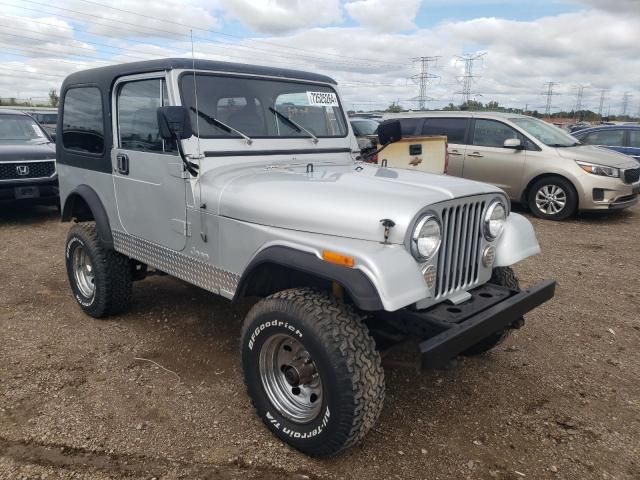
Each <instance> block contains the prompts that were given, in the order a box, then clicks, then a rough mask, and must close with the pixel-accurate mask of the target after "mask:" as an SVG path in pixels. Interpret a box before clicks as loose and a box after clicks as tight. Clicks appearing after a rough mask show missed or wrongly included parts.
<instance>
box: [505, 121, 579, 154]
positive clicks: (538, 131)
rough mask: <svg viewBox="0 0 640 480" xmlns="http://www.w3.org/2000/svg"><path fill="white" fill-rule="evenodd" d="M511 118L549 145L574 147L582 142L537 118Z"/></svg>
mask: <svg viewBox="0 0 640 480" xmlns="http://www.w3.org/2000/svg"><path fill="white" fill-rule="evenodd" d="M509 120H511V121H512V122H513V123H515V124H516V125H518V126H519V127H520V128H522V129H523V130H524V131H525V132H527V133H528V134H529V135H532V136H533V137H535V138H537V139H538V140H540V141H541V142H542V143H544V144H545V145H548V146H549V147H573V146H575V145H579V144H580V142H579V141H578V140H577V139H576V138H575V137H572V136H571V135H569V134H568V133H566V132H564V131H563V130H561V129H559V128H558V127H554V126H553V125H549V124H548V123H547V122H544V121H542V120H538V119H537V118H521V117H518V118H510V119H509Z"/></svg>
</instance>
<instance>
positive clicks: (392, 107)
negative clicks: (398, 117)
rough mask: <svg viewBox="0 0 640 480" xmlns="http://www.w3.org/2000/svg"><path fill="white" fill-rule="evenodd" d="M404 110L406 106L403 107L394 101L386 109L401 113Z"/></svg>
mask: <svg viewBox="0 0 640 480" xmlns="http://www.w3.org/2000/svg"><path fill="white" fill-rule="evenodd" d="M402 110H404V108H402V105H399V104H398V103H396V102H393V103H392V104H391V105H389V106H388V107H387V109H386V110H385V111H387V112H390V113H399V112H401V111H402Z"/></svg>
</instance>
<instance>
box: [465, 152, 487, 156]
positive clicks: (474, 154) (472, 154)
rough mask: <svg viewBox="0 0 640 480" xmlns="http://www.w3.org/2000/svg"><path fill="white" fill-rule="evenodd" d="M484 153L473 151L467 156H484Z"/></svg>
mask: <svg viewBox="0 0 640 480" xmlns="http://www.w3.org/2000/svg"><path fill="white" fill-rule="evenodd" d="M483 156H484V155H482V154H481V153H480V152H473V153H470V154H468V155H467V157H483Z"/></svg>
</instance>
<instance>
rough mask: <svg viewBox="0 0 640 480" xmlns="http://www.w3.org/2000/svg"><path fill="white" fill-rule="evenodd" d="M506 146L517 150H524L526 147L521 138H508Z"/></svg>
mask: <svg viewBox="0 0 640 480" xmlns="http://www.w3.org/2000/svg"><path fill="white" fill-rule="evenodd" d="M504 148H513V149H515V150H522V149H523V148H524V147H523V146H522V142H521V141H520V139H519V138H507V139H506V140H505V141H504Z"/></svg>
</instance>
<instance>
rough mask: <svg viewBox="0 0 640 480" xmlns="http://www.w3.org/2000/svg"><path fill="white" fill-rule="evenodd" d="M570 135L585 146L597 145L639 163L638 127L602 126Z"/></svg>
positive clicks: (639, 142)
mask: <svg viewBox="0 0 640 480" xmlns="http://www.w3.org/2000/svg"><path fill="white" fill-rule="evenodd" d="M571 135H573V136H574V137H576V138H577V139H578V140H580V141H581V142H582V143H586V144H587V145H599V146H602V147H606V148H609V149H611V150H615V151H616V152H620V153H624V154H626V155H630V156H631V157H633V158H635V159H636V160H638V162H640V125H602V126H599V127H593V128H585V129H584V130H579V131H577V132H573V133H572V134H571Z"/></svg>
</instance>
